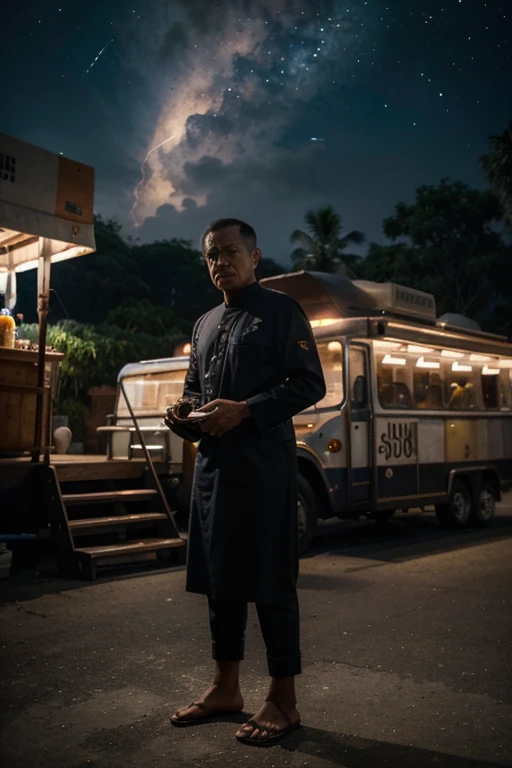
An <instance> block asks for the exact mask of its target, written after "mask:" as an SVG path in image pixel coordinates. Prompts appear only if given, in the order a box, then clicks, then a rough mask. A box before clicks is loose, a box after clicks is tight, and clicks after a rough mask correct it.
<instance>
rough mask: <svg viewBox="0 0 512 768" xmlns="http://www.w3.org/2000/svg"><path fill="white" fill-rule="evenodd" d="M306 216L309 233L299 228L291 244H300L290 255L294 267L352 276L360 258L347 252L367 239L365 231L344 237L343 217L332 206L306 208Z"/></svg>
mask: <svg viewBox="0 0 512 768" xmlns="http://www.w3.org/2000/svg"><path fill="white" fill-rule="evenodd" d="M304 219H305V221H306V224H307V228H308V230H309V233H310V234H308V233H307V232H303V231H302V230H300V229H296V230H295V232H293V233H292V236H291V238H290V239H291V242H292V243H297V244H298V245H299V247H298V248H296V249H295V250H294V251H293V253H292V254H291V258H292V261H293V263H294V268H295V269H310V270H317V271H319V272H338V273H339V274H343V275H348V276H349V277H353V276H354V275H355V269H356V266H357V263H358V262H359V259H360V257H359V256H357V255H355V254H351V253H345V249H346V248H347V247H348V246H349V245H360V244H361V243H362V242H364V235H363V233H362V232H358V231H357V230H353V231H352V232H349V233H348V234H347V235H345V236H344V237H342V236H341V233H342V230H343V225H342V221H341V216H340V215H339V214H338V213H336V212H335V210H334V208H333V207H332V206H330V205H329V206H327V207H326V208H318V209H317V210H316V211H313V210H310V211H307V213H306V214H305V216H304Z"/></svg>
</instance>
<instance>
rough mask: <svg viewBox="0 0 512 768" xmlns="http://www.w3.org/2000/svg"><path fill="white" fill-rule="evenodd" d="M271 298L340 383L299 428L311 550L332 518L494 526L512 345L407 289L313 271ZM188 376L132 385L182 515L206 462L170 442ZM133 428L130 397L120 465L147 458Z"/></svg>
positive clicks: (508, 444) (503, 475) (510, 440)
mask: <svg viewBox="0 0 512 768" xmlns="http://www.w3.org/2000/svg"><path fill="white" fill-rule="evenodd" d="M262 284H264V285H265V286H267V287H269V288H273V289H276V290H279V291H283V292H285V293H288V294H289V295H290V296H292V297H293V298H295V299H296V300H297V301H298V302H299V303H300V304H301V305H302V307H303V308H304V310H305V312H306V313H307V315H308V318H309V320H310V323H311V325H312V327H313V332H314V335H315V338H316V342H317V345H318V351H319V354H320V359H321V362H322V367H323V371H324V375H325V379H326V383H327V392H326V395H325V397H324V399H323V400H322V401H321V402H319V403H317V404H316V405H315V406H313V407H311V408H308V409H307V410H306V411H304V412H302V413H300V414H299V415H298V416H296V417H295V419H294V424H295V431H296V437H297V452H298V468H299V494H298V499H297V508H298V521H299V536H300V541H301V549H302V550H304V549H305V548H306V547H307V545H308V544H309V543H310V541H311V538H312V536H313V534H314V531H315V527H316V523H317V519H318V518H324V519H326V518H330V517H334V516H336V517H338V518H340V519H359V518H361V517H367V518H369V519H374V520H377V521H381V522H383V521H386V520H389V519H390V518H391V517H392V515H393V514H394V513H395V511H396V510H399V509H400V510H408V509H412V508H425V507H432V508H433V509H434V510H435V512H436V515H437V518H438V520H439V523H440V524H441V525H442V526H446V527H455V528H463V527H465V526H467V525H477V526H485V525H488V524H489V523H490V521H491V520H492V518H493V516H494V513H495V508H496V502H497V501H498V500H499V499H500V496H501V492H502V490H504V489H506V488H508V487H510V486H511V485H512V344H510V343H509V342H508V341H507V339H506V338H505V337H502V336H498V335H495V334H489V333H484V332H483V331H481V330H480V328H479V327H478V326H477V325H476V323H474V322H472V321H471V320H468V319H467V318H464V317H461V316H457V315H446V316H443V317H440V318H437V316H436V305H435V300H434V297H433V296H432V295H430V294H428V293H424V292H422V291H418V290H414V289H412V288H407V287H404V286H400V285H396V284H393V283H383V284H382V283H372V282H368V281H361V280H354V281H351V280H348V279H346V278H343V277H340V276H338V275H331V274H324V273H318V272H305V271H303V272H297V273H292V274H286V275H280V276H277V277H271V278H266V279H265V280H262ZM187 367H188V357H187V356H186V355H181V356H177V357H174V358H168V359H165V360H153V361H147V362H141V363H136V364H133V365H130V366H126V367H125V368H124V369H123V370H122V371H121V373H120V376H119V379H120V381H122V382H124V387H125V391H126V392H129V393H130V395H129V399H130V400H131V402H132V403H133V409H134V412H135V415H136V418H137V419H138V420H139V422H140V424H141V425H143V426H144V428H145V429H146V430H147V434H150V435H151V438H148V443H149V444H150V445H151V449H152V450H153V451H154V452H155V453H158V454H163V455H165V458H166V460H167V461H168V462H169V467H170V483H171V486H172V487H173V488H174V489H175V494H176V495H175V498H174V501H173V503H174V505H175V506H178V505H182V506H186V505H187V503H188V496H189V493H190V483H191V473H192V470H193V463H194V450H195V448H194V446H193V445H191V444H190V443H183V442H182V441H181V440H179V438H176V436H174V435H171V434H170V433H169V431H166V430H165V428H164V425H163V421H162V415H163V414H164V412H165V409H166V407H167V406H168V405H169V404H171V403H172V402H175V401H176V399H178V398H179V397H180V396H181V394H182V389H183V382H184V378H185V373H186V370H187ZM130 423H131V416H130V414H129V412H128V409H127V406H126V403H125V401H124V397H123V393H122V392H120V393H119V396H118V402H117V408H116V414H115V416H114V417H113V421H112V425H111V426H110V427H107V428H106V429H107V430H110V438H109V446H110V448H109V451H110V453H111V454H113V455H115V456H118V457H119V458H121V457H126V456H127V455H128V454H129V452H130V451H131V452H132V453H133V451H134V450H135V451H136V450H140V447H139V448H138V449H137V448H134V446H133V445H130V435H129V433H127V431H126V430H127V429H128V428H129V425H130ZM115 425H117V426H118V427H121V428H122V430H124V431H119V432H116V431H115V429H114V426H115Z"/></svg>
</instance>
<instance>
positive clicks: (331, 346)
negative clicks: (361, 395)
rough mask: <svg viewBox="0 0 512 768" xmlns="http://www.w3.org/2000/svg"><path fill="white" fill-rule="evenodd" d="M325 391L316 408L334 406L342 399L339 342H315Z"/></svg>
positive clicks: (341, 351)
mask: <svg viewBox="0 0 512 768" xmlns="http://www.w3.org/2000/svg"><path fill="white" fill-rule="evenodd" d="M317 348H318V354H319V357H320V362H321V364H322V370H323V373H324V378H325V385H326V389H327V392H326V394H325V397H324V398H323V400H320V402H318V403H317V404H316V407H317V408H334V407H335V406H337V405H341V403H342V401H343V375H342V354H343V349H342V346H341V342H339V341H328V342H321V343H319V344H317Z"/></svg>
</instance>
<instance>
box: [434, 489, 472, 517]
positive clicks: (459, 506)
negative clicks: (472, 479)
mask: <svg viewBox="0 0 512 768" xmlns="http://www.w3.org/2000/svg"><path fill="white" fill-rule="evenodd" d="M471 506H472V505H471V493H470V492H469V489H468V487H467V485H466V484H465V483H463V482H462V480H454V481H453V485H452V490H451V493H450V499H449V501H448V504H436V515H437V519H438V521H439V525H440V526H441V527H442V528H464V527H465V526H466V525H467V524H468V522H469V519H470V517H471Z"/></svg>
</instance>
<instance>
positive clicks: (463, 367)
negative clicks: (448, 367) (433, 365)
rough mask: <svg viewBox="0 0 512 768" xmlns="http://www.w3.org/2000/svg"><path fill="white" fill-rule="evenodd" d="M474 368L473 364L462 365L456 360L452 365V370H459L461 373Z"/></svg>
mask: <svg viewBox="0 0 512 768" xmlns="http://www.w3.org/2000/svg"><path fill="white" fill-rule="evenodd" d="M472 370H473V366H472V365H462V363H458V362H455V363H454V364H453V365H452V371H459V373H470V372H471V371H472Z"/></svg>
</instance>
